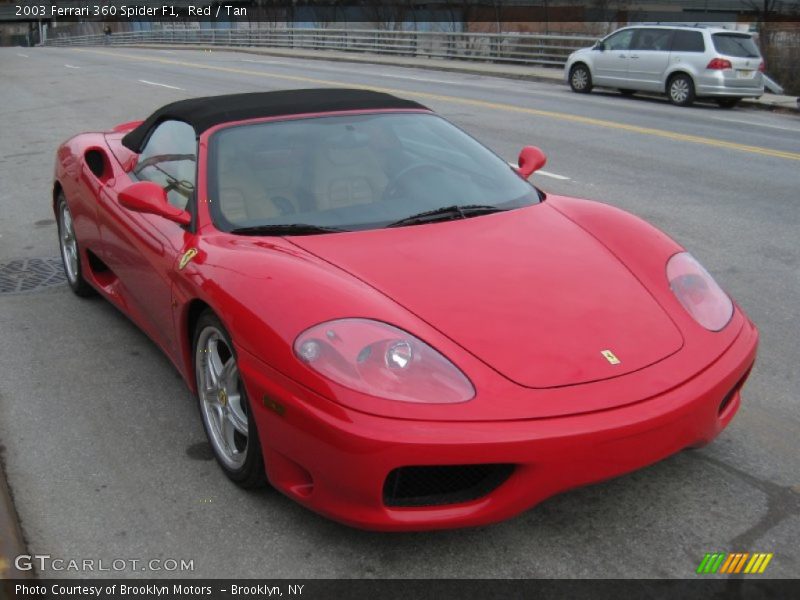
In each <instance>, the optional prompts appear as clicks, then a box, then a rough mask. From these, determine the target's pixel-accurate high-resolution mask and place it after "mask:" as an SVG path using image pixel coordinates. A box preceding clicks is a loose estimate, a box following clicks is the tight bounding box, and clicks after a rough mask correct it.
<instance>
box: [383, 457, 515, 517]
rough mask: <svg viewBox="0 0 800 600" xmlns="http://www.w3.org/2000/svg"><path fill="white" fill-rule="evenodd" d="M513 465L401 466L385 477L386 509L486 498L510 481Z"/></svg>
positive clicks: (437, 504) (384, 498)
mask: <svg viewBox="0 0 800 600" xmlns="http://www.w3.org/2000/svg"><path fill="white" fill-rule="evenodd" d="M513 471H514V465H510V464H494V465H441V466H419V467H400V468H399V469H395V470H394V471H392V472H391V473H389V476H388V477H387V478H386V482H385V483H384V485H383V502H384V504H386V506H406V507H408V506H441V505H443V504H457V503H459V502H469V501H470V500H476V499H478V498H480V497H482V496H485V495H486V494H488V493H489V492H491V491H492V490H494V489H496V488H497V487H498V486H499V485H500V484H501V483H503V482H504V481H505V480H506V479H508V478H509V476H510V475H511V473H512V472H513Z"/></svg>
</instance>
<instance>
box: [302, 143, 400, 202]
mask: <svg viewBox="0 0 800 600" xmlns="http://www.w3.org/2000/svg"><path fill="white" fill-rule="evenodd" d="M310 173H311V186H310V192H311V193H312V195H313V196H314V198H315V200H316V203H317V208H318V209H319V210H326V209H332V208H342V207H346V206H355V205H359V204H369V203H371V202H378V201H379V200H380V199H381V196H382V194H383V190H384V189H385V188H386V184H387V183H388V181H389V180H388V178H387V177H386V174H385V173H384V171H383V169H382V168H381V164H380V162H379V161H378V160H377V158H376V157H375V153H374V152H372V151H371V150H370V148H369V146H368V145H367V144H360V145H349V144H345V145H336V144H332V145H327V146H321V147H320V148H319V149H318V150H316V151H315V152H314V154H313V158H312V162H311V170H310Z"/></svg>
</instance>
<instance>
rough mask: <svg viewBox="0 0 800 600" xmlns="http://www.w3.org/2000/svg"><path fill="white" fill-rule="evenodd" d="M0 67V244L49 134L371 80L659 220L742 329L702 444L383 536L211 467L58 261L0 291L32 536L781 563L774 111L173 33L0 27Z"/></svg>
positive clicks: (790, 229) (456, 573)
mask: <svg viewBox="0 0 800 600" xmlns="http://www.w3.org/2000/svg"><path fill="white" fill-rule="evenodd" d="M0 82H2V85H0V263H7V262H8V261H9V260H11V259H16V258H24V257H55V256H57V254H58V249H57V244H56V228H55V221H54V220H53V214H52V212H51V210H50V190H51V177H52V167H53V160H54V151H55V148H56V146H57V144H58V143H59V142H61V141H62V140H64V139H66V138H67V137H69V136H71V135H73V134H75V133H78V132H81V131H85V130H98V129H104V128H108V127H110V126H113V125H114V124H116V123H119V122H122V121H128V120H132V119H137V118H143V117H145V116H146V115H147V114H149V113H150V112H151V111H152V110H153V109H154V108H156V107H158V106H160V105H162V104H164V103H166V102H169V101H172V100H177V99H180V98H186V97H191V96H200V95H208V94H220V93H229V92H237V91H256V90H270V89H281V88H294V87H318V86H323V85H334V84H336V85H364V86H375V87H379V88H389V89H391V90H393V91H395V93H398V94H402V95H406V96H409V97H412V98H415V99H418V100H420V101H422V102H423V103H425V104H427V105H429V106H431V107H432V108H434V109H436V110H438V111H439V112H441V113H442V114H444V115H445V116H446V117H448V118H450V119H451V120H453V121H454V122H455V123H457V124H458V125H460V126H461V127H463V128H465V129H466V130H467V131H469V132H470V133H472V134H473V135H475V136H476V137H478V138H479V139H480V140H482V141H483V142H484V143H486V144H488V145H489V146H490V147H492V148H494V149H495V150H497V151H498V152H499V153H500V154H502V155H503V156H504V157H506V158H507V159H509V160H514V159H515V157H516V154H517V152H518V150H519V149H520V148H521V147H522V146H523V145H526V144H535V145H538V146H540V147H542V148H543V149H544V150H545V152H546V153H547V154H548V155H549V162H548V165H547V166H546V167H545V169H546V172H547V175H544V174H542V175H536V176H534V177H535V181H536V182H537V183H538V184H539V185H540V186H541V187H542V188H544V189H545V190H547V191H550V192H553V193H563V194H569V195H574V196H581V197H589V198H594V199H598V200H602V201H605V202H609V203H611V204H614V205H617V206H620V207H622V208H624V209H627V210H630V211H632V212H634V213H636V214H638V215H640V216H642V217H644V218H646V219H648V220H650V221H651V222H653V223H655V224H656V225H657V226H659V227H661V228H663V229H664V230H665V231H667V232H668V233H669V234H671V235H672V236H673V237H675V238H676V239H677V240H678V241H679V242H681V243H682V244H684V245H685V246H686V247H687V248H688V249H690V250H691V251H692V252H693V253H694V254H695V255H696V256H697V257H698V258H699V259H700V260H701V262H703V263H704V264H705V265H706V267H707V268H708V269H709V270H710V271H711V272H712V273H713V274H714V275H715V276H716V277H717V279H718V280H719V281H720V283H721V284H722V285H723V286H724V287H725V288H726V289H727V290H728V291H729V292H730V293H731V294H732V295H733V296H734V297H735V298H736V299H737V300H738V302H739V303H740V304H741V305H742V306H743V307H744V308H745V310H746V311H747V312H748V313H749V315H750V316H751V318H752V319H753V320H754V321H755V322H756V323H757V324H758V326H759V327H760V329H761V333H762V346H761V353H760V359H759V362H758V364H757V367H756V369H755V371H754V373H753V375H752V377H751V380H750V383H749V384H748V385H747V387H746V388H745V393H744V403H743V406H742V409H741V411H740V412H739V415H738V417H737V418H736V419H735V421H734V422H733V424H732V425H731V427H729V428H728V429H727V430H726V431H725V432H724V433H723V434H722V435H721V436H720V437H719V438H718V439H717V440H716V442H715V443H713V444H712V445H710V446H708V447H706V448H704V449H702V450H699V451H693V452H684V453H681V454H680V455H678V456H675V457H673V458H670V459H668V460H666V461H664V462H662V463H659V464H657V465H655V466H652V467H650V468H648V469H645V470H643V471H640V472H637V473H635V474H632V475H629V476H625V477H622V478H619V479H616V480H613V481H609V482H606V483H603V484H599V485H595V486H592V487H589V488H584V489H580V490H575V491H572V492H569V493H566V494H563V495H561V496H559V497H556V498H553V499H550V500H548V501H546V502H545V503H543V504H541V505H540V506H538V507H537V508H535V509H533V510H531V511H529V512H527V513H525V514H523V515H521V516H519V517H518V518H516V519H513V520H511V521H508V522H505V523H502V524H499V525H495V526H492V527H487V528H480V529H471V530H461V531H449V532H438V533H425V534H392V535H388V534H380V533H368V532H362V531H357V530H353V529H349V528H347V527H344V526H340V525H338V524H335V523H332V522H330V521H327V520H325V519H323V518H321V517H318V516H316V515H314V514H312V513H310V512H308V511H307V510H305V509H303V508H301V507H299V506H297V505H295V504H294V503H293V502H291V501H290V500H288V499H286V498H284V497H283V496H281V495H280V494H277V493H275V492H273V491H270V490H265V491H261V492H258V493H246V492H243V491H241V490H239V489H237V488H235V487H234V486H233V485H232V484H231V483H229V481H228V480H227V479H226V478H225V477H224V475H223V474H222V472H221V471H220V470H219V468H217V466H216V464H215V463H214V461H213V460H210V454H209V450H208V447H207V445H206V444H205V441H204V440H205V438H204V434H203V431H202V427H201V424H200V419H199V415H198V413H197V410H196V408H195V404H194V400H193V398H192V397H191V396H190V394H189V392H188V391H187V390H186V388H185V387H184V385H183V383H182V382H181V380H180V379H179V378H178V375H177V373H176V372H175V371H174V369H173V368H172V366H171V365H170V364H169V362H168V360H167V359H166V358H165V357H164V356H162V355H161V354H160V352H159V351H158V350H157V349H156V347H155V346H154V345H153V344H152V343H151V342H150V341H149V340H148V339H147V338H146V337H145V336H144V335H143V334H141V333H140V332H139V331H138V330H137V329H136V328H135V327H134V326H133V325H132V324H131V323H130V322H129V321H128V320H127V319H126V318H125V317H123V316H122V315H121V314H119V313H118V312H117V311H116V310H115V309H113V308H112V307H111V306H110V305H109V304H107V303H105V302H103V301H102V300H98V299H94V300H81V299H78V298H76V297H74V296H73V295H72V294H71V293H70V292H69V291H68V290H67V288H66V287H65V286H64V285H60V286H54V287H49V288H46V289H42V290H40V291H38V292H35V293H28V294H15V295H11V294H0V331H2V338H1V339H2V343H0V444H2V446H0V450H2V455H3V458H4V461H5V467H6V471H7V477H8V481H9V485H10V488H11V490H12V493H13V495H14V499H15V503H16V506H17V510H18V512H19V515H20V518H21V521H22V527H23V530H24V533H25V536H26V538H27V541H28V543H29V546H30V550H31V551H32V552H33V553H38V554H50V555H52V556H53V557H64V558H94V559H103V560H105V561H111V560H113V559H151V558H161V559H166V558H173V559H185V560H193V561H194V571H193V572H192V573H189V574H190V575H193V576H206V577H220V576H232V577H247V576H251V577H662V576H667V577H687V576H692V575H693V573H694V570H695V568H696V567H697V565H698V563H699V561H700V559H701V558H702V557H703V555H704V553H706V552H711V551H750V552H753V551H761V552H774V553H775V557H774V559H773V560H772V563H771V564H770V566H769V568H768V570H767V573H766V574H765V576H773V577H796V576H797V575H798V573H800V547H798V543H797V540H798V539H800V481H798V473H800V410H799V409H798V398H799V397H800V376H799V375H798V359H800V352H798V339H800V302H798V298H800V245H799V244H798V239H800V217H798V214H800V213H799V211H798V208H799V207H798V203H799V202H800V191H799V190H800V117H798V116H796V115H778V114H772V113H768V112H763V111H756V110H750V109H735V110H730V111H725V110H721V109H718V108H715V107H712V106H697V107H694V108H691V109H679V108H675V107H672V106H670V105H669V104H667V103H666V102H665V101H663V100H659V99H642V98H632V99H630V98H623V97H620V96H618V95H617V94H614V93H593V94H591V95H589V96H578V95H575V94H572V93H571V92H569V90H568V89H567V88H566V87H565V86H563V85H553V84H545V83H530V82H523V81H509V80H503V79H493V78H490V77H481V76H476V75H459V74H454V73H439V72H433V71H425V70H415V69H402V68H390V67H385V66H369V65H353V64H348V63H334V62H320V61H300V60H293V59H286V58H280V59H274V58H269V57H259V56H254V55H248V54H237V53H206V52H199V51H164V50H134V49H103V48H98V49H94V50H91V51H85V50H84V51H81V50H74V49H59V48H45V49H15V48H2V49H0ZM106 574H107V573H106ZM120 574H122V575H146V576H155V575H158V576H170V575H174V573H167V572H164V571H160V572H158V573H152V572H145V573H139V572H135V571H132V570H127V571H125V572H123V573H120ZM43 575H45V576H56V575H67V576H70V575H72V576H75V575H78V573H75V572H62V573H57V572H53V571H48V570H46V571H44V572H43ZM98 575H102V573H98Z"/></svg>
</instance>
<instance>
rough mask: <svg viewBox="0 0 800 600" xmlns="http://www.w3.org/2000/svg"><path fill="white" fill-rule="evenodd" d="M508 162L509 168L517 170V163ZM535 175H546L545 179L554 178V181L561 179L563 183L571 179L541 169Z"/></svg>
mask: <svg viewBox="0 0 800 600" xmlns="http://www.w3.org/2000/svg"><path fill="white" fill-rule="evenodd" d="M506 162H507V163H508V166H509V167H511V168H512V169H516V168H517V163H513V162H511V161H510V160H507V161H506ZM534 175H544V176H545V177H552V178H553V179H561V180H563V181H567V180H569V179H571V177H567V176H566V175H559V174H558V173H551V172H550V171H542V170H541V169H539V170H538V171H536V173H534Z"/></svg>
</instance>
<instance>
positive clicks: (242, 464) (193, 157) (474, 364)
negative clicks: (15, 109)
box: [53, 89, 758, 530]
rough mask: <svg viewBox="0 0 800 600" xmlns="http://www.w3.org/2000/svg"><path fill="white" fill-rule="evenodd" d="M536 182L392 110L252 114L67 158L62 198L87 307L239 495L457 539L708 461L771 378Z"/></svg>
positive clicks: (170, 121) (600, 218) (72, 264)
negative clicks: (159, 387)
mask: <svg viewBox="0 0 800 600" xmlns="http://www.w3.org/2000/svg"><path fill="white" fill-rule="evenodd" d="M544 162H545V158H544V155H543V154H542V153H541V151H540V150H538V149H537V148H534V147H527V148H525V149H524V150H523V151H522V153H521V154H520V160H519V167H518V168H511V167H510V166H509V165H508V164H507V163H506V162H504V161H503V160H502V159H501V158H499V157H498V156H497V155H495V154H493V153H492V152H491V151H489V150H487V149H486V148H485V147H484V146H482V145H481V144H479V143H478V142H477V141H475V140H474V139H473V138H471V137H470V136H469V135H467V134H466V133H464V132H463V131H461V130H460V129H458V128H457V127H455V126H454V125H452V124H451V123H449V122H448V121H446V120H445V119H443V118H441V117H439V116H437V115H435V114H434V113H432V112H431V111H430V110H428V109H427V108H425V107H424V106H421V105H419V104H417V103H415V102H411V101H408V100H402V99H399V98H395V97H393V96H389V95H386V94H380V93H376V92H369V91H361V90H347V89H341V90H340V89H310V90H293V91H281V92H268V93H256V94H239V95H231V96H221V97H212V98H197V99H191V100H185V101H180V102H176V103H173V104H170V105H168V106H165V107H163V108H161V109H159V110H158V111H156V112H155V113H154V114H153V115H152V116H150V117H149V118H148V119H147V120H145V121H143V122H134V123H127V124H123V125H119V126H117V127H116V128H114V129H113V130H111V131H108V132H105V133H87V134H82V135H78V136H76V137H74V138H72V139H71V140H69V141H67V142H66V143H65V144H63V145H62V146H61V147H60V148H59V150H58V157H57V165H56V173H55V177H56V180H55V185H54V190H53V202H54V209H55V212H56V215H57V219H58V225H59V235H60V244H61V251H62V255H63V259H64V267H65V270H66V273H67V277H68V279H69V283H70V285H71V287H72V289H73V290H74V291H75V292H76V293H77V294H79V295H84V294H87V293H94V292H99V293H100V294H101V295H102V296H103V297H105V298H107V299H108V300H109V301H110V302H112V303H113V304H114V305H115V306H117V307H118V308H119V309H120V310H121V311H122V312H124V313H125V314H126V315H128V316H129V317H130V318H131V319H132V320H133V321H134V322H135V323H136V324H137V325H138V326H139V327H141V328H142V329H143V330H144V331H145V332H146V333H147V334H148V335H149V336H150V337H151V338H152V339H153V341H154V342H155V343H156V344H157V345H158V346H160V347H161V349H162V350H163V351H164V352H165V353H166V354H167V356H169V357H170V359H171V360H172V361H173V362H174V364H175V366H176V367H177V368H178V370H179V371H180V373H181V374H182V376H183V377H184V379H185V380H186V382H187V384H188V385H189V386H190V388H191V389H192V390H193V391H195V392H196V393H197V397H198V401H199V408H200V413H201V415H202V420H203V424H204V427H205V430H206V433H207V435H208V438H209V441H210V443H211V446H212V448H213V450H214V453H215V455H216V458H217V461H218V462H219V464H220V466H221V468H222V469H223V470H224V472H225V473H226V474H227V475H228V477H230V478H231V479H232V480H234V481H236V482H237V483H239V484H241V485H243V486H256V485H259V484H261V483H264V482H265V480H266V479H268V480H269V482H270V483H271V484H272V485H273V486H274V487H275V488H277V489H278V490H280V491H282V492H283V493H285V494H286V495H287V496H289V497H291V498H293V499H294V500H296V501H298V502H300V503H301V504H303V505H305V506H307V507H309V508H311V509H313V510H315V511H318V512H320V513H322V514H324V515H327V516H329V517H331V518H333V519H336V520H339V521H341V522H344V523H348V524H351V525H355V526H359V527H365V528H370V529H385V530H405V529H433V528H444V527H459V526H468V525H479V524H485V523H490V522H494V521H498V520H501V519H505V518H508V517H510V516H512V515H515V514H517V513H519V512H521V511H523V510H525V509H527V508H529V507H531V506H533V505H535V504H536V503H537V502H540V501H541V500H542V499H544V498H546V497H548V496H551V495H552V494H555V493H557V492H559V491H562V490H565V489H568V488H571V487H575V486H579V485H583V484H587V483H590V482H594V481H599V480H602V479H605V478H609V477H613V476H615V475H619V474H621V473H625V472H628V471H631V470H633V469H637V468H640V467H643V466H645V465H648V464H651V463H653V462H655V461H658V460H660V459H662V458H664V457H666V456H669V455H671V454H673V453H675V452H678V451H680V450H681V449H684V448H687V447H692V446H700V445H702V444H705V443H707V442H709V441H710V440H712V439H713V438H714V437H715V436H716V435H717V434H718V433H719V432H720V431H721V430H722V429H723V428H724V427H725V426H726V425H727V424H728V423H729V422H730V420H731V418H732V417H733V415H734V413H735V412H736V411H737V409H738V407H739V403H740V390H741V388H742V385H743V384H744V381H745V380H746V379H747V376H748V374H749V372H750V369H751V367H752V365H753V361H754V360H755V353H756V346H757V341H758V334H757V331H756V328H755V326H754V325H753V324H752V323H751V322H750V321H749V320H748V318H747V317H746V316H745V315H744V313H743V312H742V311H741V310H740V309H739V308H738V307H737V306H736V305H735V304H734V303H733V302H732V301H731V299H730V298H729V297H728V296H727V295H726V294H725V292H724V291H722V289H720V287H719V286H718V285H717V284H716V283H715V281H714V280H713V279H712V278H711V276H710V275H709V274H708V273H707V272H706V270H705V269H704V268H703V267H702V266H701V265H700V264H699V263H698V262H697V261H696V260H695V259H694V258H693V257H692V256H691V255H690V254H688V253H687V252H686V251H685V250H684V249H683V248H681V247H680V246H679V245H678V244H676V243H675V242H674V241H672V240H671V239H670V238H669V237H667V236H666V235H664V234H663V233H661V232H659V231H658V230H656V229H655V228H653V227H651V226H650V225H648V224H647V223H645V222H643V221H641V220H640V219H638V218H636V217H634V216H632V215H630V214H627V213H625V212H622V211H620V210H618V209H615V208H612V207H610V206H607V205H604V204H599V203H595V202H589V201H585V200H577V199H574V198H567V197H559V196H555V195H545V194H544V193H543V192H541V191H540V190H538V189H537V188H535V187H534V186H532V185H531V184H529V183H528V181H527V178H528V177H529V176H530V175H531V174H532V173H533V172H534V171H535V170H536V169H538V168H540V167H541V166H542V165H543V164H544Z"/></svg>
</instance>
